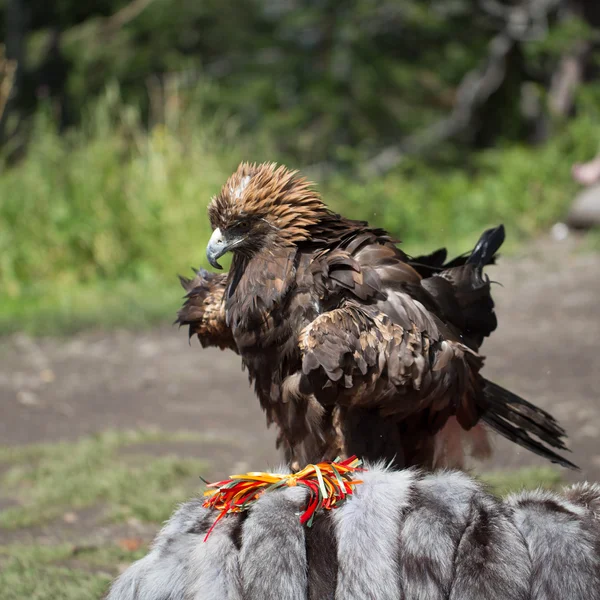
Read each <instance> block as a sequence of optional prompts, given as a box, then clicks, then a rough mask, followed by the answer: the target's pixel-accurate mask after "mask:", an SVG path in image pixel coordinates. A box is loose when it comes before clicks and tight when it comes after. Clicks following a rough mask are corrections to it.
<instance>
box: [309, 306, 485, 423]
mask: <svg viewBox="0 0 600 600" xmlns="http://www.w3.org/2000/svg"><path fill="white" fill-rule="evenodd" d="M405 304H406V305H407V306H408V305H409V302H408V301H407V300H406V299H405ZM413 313H414V314H417V313H418V309H417V308H414V307H413ZM416 320H418V319H416ZM299 346H300V350H301V352H302V373H303V379H302V384H301V387H302V388H303V389H304V390H305V391H312V393H314V394H315V396H316V397H317V399H319V400H320V401H322V402H324V403H330V402H335V403H337V404H340V405H342V406H363V407H366V406H371V407H375V408H377V409H378V411H379V412H380V413H381V414H382V415H395V416H396V417H398V418H400V417H402V418H404V417H406V416H408V415H411V414H413V413H415V412H418V411H422V410H425V409H427V410H429V411H430V412H431V417H430V423H429V425H430V426H431V428H432V430H433V429H437V428H439V427H441V426H443V424H444V423H443V421H444V420H445V419H442V421H441V422H440V423H439V424H438V423H436V422H435V421H436V417H439V416H440V414H441V413H444V414H445V418H447V416H448V415H446V413H448V414H454V413H456V415H457V418H458V419H459V422H460V423H461V425H463V427H466V428H468V427H471V426H473V425H474V424H475V423H476V422H477V419H478V418H479V414H478V412H477V407H476V404H475V402H474V395H475V394H476V393H477V389H476V386H477V378H476V377H475V374H476V372H477V370H478V367H479V366H480V363H481V358H480V357H479V356H478V355H476V354H475V353H474V352H472V351H471V350H470V349H469V348H468V347H466V346H464V345H462V344H460V343H459V342H454V341H447V340H444V339H443V338H442V337H441V336H439V334H438V332H437V330H436V329H433V330H429V331H428V330H427V329H421V328H419V326H418V325H417V323H416V322H415V321H411V320H410V319H408V320H407V321H406V323H405V325H404V326H402V325H399V324H397V323H394V322H393V321H392V320H391V319H390V318H389V317H388V316H387V315H385V314H384V313H382V312H381V311H379V310H378V308H377V307H376V306H361V305H359V304H357V303H355V302H352V301H347V302H345V303H344V305H343V306H342V307H340V308H337V309H334V310H331V311H329V312H326V313H323V314H322V315H320V316H319V317H317V318H316V319H315V320H314V321H313V322H312V323H310V325H308V326H307V327H306V328H305V329H304V330H303V331H302V333H301V335H300V339H299Z"/></svg>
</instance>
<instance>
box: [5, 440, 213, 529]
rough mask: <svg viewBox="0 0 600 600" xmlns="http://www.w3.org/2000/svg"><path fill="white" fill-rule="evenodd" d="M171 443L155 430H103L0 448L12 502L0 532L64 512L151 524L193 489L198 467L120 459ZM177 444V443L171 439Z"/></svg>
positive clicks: (172, 460) (178, 461) (167, 460)
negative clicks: (93, 512) (137, 449)
mask: <svg viewBox="0 0 600 600" xmlns="http://www.w3.org/2000/svg"><path fill="white" fill-rule="evenodd" d="M169 439H174V437H173V435H171V436H167V435H166V434H163V433H159V432H148V431H142V432H106V433H102V434H99V435H97V436H93V437H88V438H82V439H80V440H79V441H77V442H71V443H67V442H65V443H58V444H40V445H33V446H24V447H10V448H0V465H2V464H3V463H4V464H6V465H7V466H8V470H7V471H6V473H5V474H4V475H3V477H2V490H3V494H4V495H6V496H8V497H9V498H12V499H14V500H17V502H18V505H16V506H10V507H9V508H7V509H5V510H4V511H2V512H1V513H0V528H5V529H17V528H20V527H29V526H32V525H37V524H40V523H45V522H48V521H50V520H52V519H54V518H57V517H59V516H61V515H62V514H64V513H65V512H67V511H69V510H81V509H83V508H87V507H93V506H98V507H100V508H102V509H103V510H106V511H107V515H108V518H109V519H111V520H117V521H123V520H125V519H127V518H129V517H135V518H137V519H140V520H142V521H147V522H156V523H159V522H161V521H163V520H165V519H166V518H167V517H168V516H169V515H170V514H171V511H172V510H173V507H174V506H175V505H176V504H177V503H178V502H180V501H182V500H183V499H185V498H186V496H188V495H189V494H190V493H191V491H192V489H193V488H192V489H191V487H190V486H191V485H193V484H194V483H196V482H197V483H198V489H199V479H198V477H199V475H200V474H201V473H202V471H203V470H204V468H205V465H204V464H203V463H202V462H201V461H199V460H195V459H187V458H186V459H184V458H180V457H178V456H171V455H169V456H160V457H142V458H137V459H136V457H135V456H128V457H127V459H125V458H124V457H123V456H121V455H120V454H119V451H120V450H122V449H123V448H125V447H128V446H129V447H131V446H134V445H135V444H139V443H142V442H160V441H164V440H169ZM175 439H177V438H175Z"/></svg>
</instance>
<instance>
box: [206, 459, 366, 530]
mask: <svg viewBox="0 0 600 600" xmlns="http://www.w3.org/2000/svg"><path fill="white" fill-rule="evenodd" d="M361 465H362V461H361V460H360V459H359V458H357V457H356V456H351V457H350V458H347V459H345V460H342V461H339V462H338V459H336V460H334V461H332V462H323V463H319V464H316V465H307V466H306V467H304V469H302V470H301V471H298V473H289V474H286V475H279V474H276V473H263V472H250V473H245V474H244V475H231V476H230V477H229V479H225V480H224V481H218V482H217V483H209V484H207V485H208V487H209V488H214V489H210V490H207V491H206V492H204V495H205V496H207V499H206V500H205V501H204V504H203V506H204V507H205V508H212V509H215V510H218V511H220V514H219V516H218V517H217V518H216V520H215V522H214V523H213V525H212V526H211V528H210V529H209V530H208V533H207V534H206V537H205V538H204V541H206V540H207V539H208V536H209V535H210V533H211V532H212V530H213V528H214V527H215V525H216V524H217V523H218V522H219V521H220V520H221V519H222V518H223V517H224V516H225V515H226V514H227V513H239V512H243V511H245V510H248V509H249V508H250V506H251V505H252V504H253V503H254V502H256V500H258V498H260V496H261V495H262V494H265V493H267V492H271V491H273V490H276V489H279V488H283V487H294V486H300V487H304V488H306V489H307V490H308V492H309V495H308V503H307V506H306V509H305V510H304V512H303V513H302V514H301V515H300V522H301V523H302V524H305V523H306V524H307V525H308V526H309V527H310V526H311V525H312V522H313V519H314V516H315V513H316V512H317V511H318V510H319V509H321V508H324V509H326V510H331V509H333V508H335V507H336V506H339V505H340V504H341V503H342V502H343V501H344V500H345V499H346V498H347V496H351V495H352V493H353V491H354V486H355V485H357V484H359V483H362V481H360V480H358V479H353V478H352V474H353V473H355V472H357V471H362V470H363V469H362V468H360V467H361Z"/></svg>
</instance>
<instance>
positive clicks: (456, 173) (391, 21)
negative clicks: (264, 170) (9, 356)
mask: <svg viewBox="0 0 600 600" xmlns="http://www.w3.org/2000/svg"><path fill="white" fill-rule="evenodd" d="M26 4H27V6H26ZM484 4H485V3H482V2H480V1H479V0H454V1H453V2H448V1H447V0H430V1H429V2H426V3H424V2H421V1H419V0H376V1H374V2H366V1H365V0H346V1H345V2H337V1H336V0H285V1H277V0H248V1H246V2H240V1H238V0H220V1H219V2H217V1H216V0H206V1H202V2H196V1H193V0H130V1H126V0H93V1H92V2H88V3H81V2H76V1H75V0H59V1H57V2H53V3H48V2H41V1H40V0H34V1H32V2H29V3H24V2H23V1H22V0H10V1H8V0H4V2H2V0H0V7H3V8H4V11H2V12H1V13H0V15H1V16H2V19H3V21H2V22H0V27H1V28H2V29H6V28H8V33H11V30H10V27H9V25H10V24H11V23H12V24H14V23H20V24H21V25H20V27H21V29H20V30H19V28H16V29H15V28H13V29H14V30H13V31H12V33H11V35H13V38H14V39H12V38H11V37H10V35H7V36H6V40H5V41H6V44H7V51H9V52H8V53H9V55H10V54H11V52H12V53H13V54H14V53H15V52H17V53H18V52H21V55H22V59H23V60H22V61H21V64H20V67H21V70H20V74H19V77H18V79H17V82H16V87H15V94H14V97H13V99H12V101H11V105H10V106H9V110H8V111H7V114H6V116H5V122H4V123H3V133H4V136H5V139H4V142H5V143H4V148H3V153H2V157H3V162H2V163H1V164H0V167H1V170H0V331H4V332H6V331H11V330H15V329H21V328H29V329H34V330H36V331H38V332H55V331H56V330H61V329H68V330H73V329H77V328H79V327H81V326H87V325H90V324H94V323H96V324H99V325H113V324H117V323H119V322H123V321H124V320H125V321H126V322H128V323H129V324H130V325H135V326H137V325H140V324H143V323H145V322H147V321H154V320H156V319H162V318H164V317H165V316H166V315H172V313H173V311H174V310H175V308H176V306H177V302H178V300H179V297H180V294H179V290H178V288H177V284H176V280H175V274H176V273H177V272H186V271H187V270H188V268H189V266H199V265H200V264H203V263H204V247H205V242H206V239H207V236H208V233H209V226H208V221H207V218H206V209H205V207H206V204H207V203H208V201H209V199H210V197H211V196H212V195H213V194H214V193H215V192H216V191H217V190H218V189H219V187H220V185H222V183H223V182H224V181H225V179H226V178H227V176H228V175H229V174H230V173H231V172H232V170H233V169H234V168H235V166H236V164H237V163H238V162H239V161H240V160H242V159H243V160H252V161H260V160H276V161H279V162H285V163H287V164H288V165H289V166H292V167H299V168H307V171H308V174H309V175H310V176H311V177H313V178H316V179H317V183H318V184H319V189H320V190H321V191H322V193H323V196H324V198H325V200H326V201H327V203H329V204H330V205H331V206H333V207H334V208H335V209H337V210H338V211H339V212H342V213H344V214H346V215H347V216H350V217H354V218H361V219H366V220H369V221H370V222H372V223H374V224H376V225H379V226H383V227H385V228H387V229H389V230H390V231H391V232H392V233H393V234H395V235H397V236H399V237H400V238H401V239H402V240H403V242H404V243H405V248H406V250H407V251H408V252H409V253H418V252H420V251H423V250H427V251H430V250H432V249H433V247H439V246H442V245H448V246H450V250H451V251H452V252H463V251H465V250H468V249H469V247H470V246H471V245H472V244H473V243H474V241H475V240H476V239H477V237H478V235H479V233H480V232H481V230H482V229H483V228H484V227H487V226H490V225H495V224H497V223H498V222H504V223H505V224H506V225H507V228H508V235H509V243H510V241H513V240H519V239H521V238H522V237H524V236H528V235H533V234H536V233H537V232H539V231H542V230H544V229H545V228H547V227H548V226H549V225H550V224H552V223H553V222H554V221H555V220H556V219H559V218H560V217H561V216H562V215H563V214H564V211H565V208H566V206H567V205H568V203H569V201H570V199H571V198H572V195H573V193H574V190H575V185H574V184H573V183H572V181H571V178H570V167H571V164H572V163H573V162H574V161H580V160H585V159H588V158H589V157H591V156H592V155H593V154H595V152H596V151H597V148H598V138H599V137H600V125H598V124H599V123H600V120H599V118H598V117H599V116H600V115H599V112H600V110H599V109H598V106H599V101H600V90H598V88H597V86H594V85H593V84H588V85H585V86H582V87H581V88H580V91H579V96H578V99H577V101H576V103H575V105H576V109H577V111H576V112H577V114H576V116H575V118H573V119H553V118H552V117H550V116H549V115H548V111H547V110H546V109H545V108H544V107H545V106H546V96H547V95H548V91H549V87H550V82H551V80H552V76H553V74H555V72H556V69H557V66H558V65H559V63H560V61H561V58H562V57H563V56H564V55H565V53H568V52H570V51H571V50H572V49H573V48H575V47H576V45H577V44H580V43H581V42H582V41H585V40H588V41H590V42H591V43H594V40H597V39H598V29H597V27H598V24H595V23H594V21H593V19H592V18H588V17H589V15H587V13H585V11H584V12H583V13H582V16H578V17H575V16H574V13H573V14H571V15H570V16H569V15H567V16H565V15H564V14H563V13H560V14H559V12H557V11H554V12H551V14H549V18H548V20H547V30H546V31H545V32H543V35H539V36H538V37H537V38H535V39H533V40H531V41H527V42H525V41H523V42H519V43H517V44H515V47H514V50H513V51H511V52H510V53H509V54H508V55H507V57H506V62H505V64H504V68H505V74H506V76H505V78H504V80H503V81H501V82H500V84H499V87H498V89H497V90H495V91H494V93H493V94H492V95H491V96H490V97H489V99H488V101H486V103H485V104H484V105H482V106H480V107H478V108H477V109H476V110H475V114H474V115H472V122H471V123H470V127H469V128H468V130H467V131H465V132H463V134H462V135H459V136H455V137H453V138H452V139H449V140H446V141H444V142H441V143H439V144H436V145H434V146H433V147H429V148H428V149H427V151H426V152H425V153H424V154H421V155H419V156H410V157H406V158H405V159H404V160H403V161H402V162H401V163H400V164H399V166H396V167H395V168H393V169H391V170H389V171H387V172H386V173H385V174H380V175H373V173H372V172H370V171H369V170H368V169H367V168H365V165H367V164H368V160H369V159H370V158H372V157H373V156H376V155H377V154H378V153H379V152H380V151H381V150H382V149H384V148H386V147H387V146H388V145H390V144H397V143H398V142H402V140H406V139H407V137H410V136H412V135H414V134H419V132H422V131H423V130H424V128H427V127H428V126H430V125H431V124H433V123H436V122H438V121H439V119H441V118H443V117H446V116H447V115H449V114H450V112H451V111H452V108H453V106H454V105H455V102H456V95H457V88H458V85H459V83H460V82H461V80H462V79H463V77H464V76H465V74H466V73H467V72H469V71H470V70H471V69H473V68H475V67H477V66H478V65H479V66H481V65H483V64H485V56H486V53H487V52H488V48H489V42H490V40H491V39H492V38H493V37H494V35H496V34H497V33H498V32H499V31H500V30H502V29H503V28H504V27H505V26H506V22H505V21H506V19H504V18H501V17H498V16H496V17H494V16H493V15H492V14H490V11H489V10H487V11H486V10H484V8H482V7H483V5H484ZM512 4H513V3H510V2H503V1H499V2H497V3H496V5H497V6H500V7H503V9H506V8H507V7H510V6H511V5H512ZM11 10H12V11H13V12H14V11H15V10H16V11H17V12H16V13H15V14H16V16H17V17H19V16H20V19H19V18H16V17H15V14H12V17H11ZM19 11H20V13H19ZM563 12H564V11H563ZM561 15H562V16H561ZM586 15H587V16H586ZM11 18H12V21H11ZM595 27H596V28H595ZM18 33H20V34H21V36H22V40H21V41H22V42H23V47H22V48H21V50H20V51H18V50H15V47H18V44H17V43H16V42H15V39H16V37H18V35H17V34H18ZM15 36H16V37H15ZM15 44H16V46H15ZM11 48H12V50H11ZM590 57H593V53H592V54H591V55H590ZM589 63H590V65H593V64H594V62H593V60H592V58H590V59H589ZM116 81H118V85H117V84H116V83H114V82H116ZM526 96H527V97H528V98H529V102H530V104H531V102H532V101H534V100H535V102H537V107H538V108H537V113H536V115H534V116H532V114H531V110H529V112H528V111H526V110H524V109H523V103H524V99H525V97H526ZM535 102H534V104H535ZM542 125H543V127H542ZM539 128H542V129H543V130H544V131H546V132H551V134H552V135H551V136H550V137H549V139H548V140H547V141H546V143H544V144H543V145H532V144H531V141H532V139H533V138H532V136H534V133H535V131H536V130H537V129H539ZM1 133H2V131H1V128H0V134H1ZM323 166H325V167H326V168H321V167H323ZM311 167H316V168H312V169H311Z"/></svg>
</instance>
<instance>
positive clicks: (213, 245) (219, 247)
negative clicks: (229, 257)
mask: <svg viewBox="0 0 600 600" xmlns="http://www.w3.org/2000/svg"><path fill="white" fill-rule="evenodd" d="M242 239H243V238H241V237H234V236H231V235H230V234H228V232H227V231H226V232H225V233H221V230H220V229H219V228H218V227H217V229H215V230H214V231H213V233H212V235H211V236H210V240H208V245H207V246H206V258H208V262H209V263H210V264H211V265H212V266H213V267H214V268H215V269H222V268H223V267H222V266H221V265H220V264H219V263H218V262H217V259H218V258H220V257H221V256H223V254H225V253H226V252H228V251H229V250H231V249H232V248H234V247H235V246H237V245H238V244H239V243H240V242H241V241H242Z"/></svg>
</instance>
